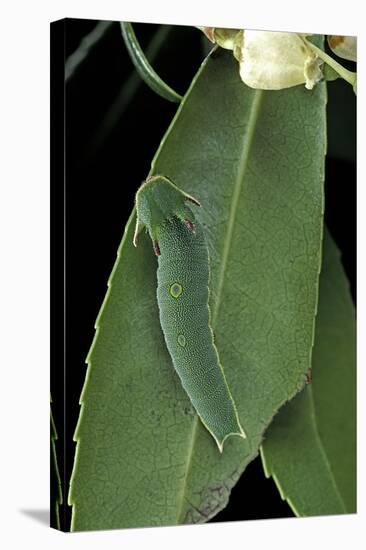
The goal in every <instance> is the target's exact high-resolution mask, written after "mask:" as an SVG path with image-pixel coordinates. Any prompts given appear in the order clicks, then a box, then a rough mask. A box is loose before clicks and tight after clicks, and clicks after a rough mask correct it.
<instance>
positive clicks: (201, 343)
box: [133, 176, 246, 452]
mask: <svg viewBox="0 0 366 550" xmlns="http://www.w3.org/2000/svg"><path fill="white" fill-rule="evenodd" d="M187 201H188V202H191V203H193V204H195V205H197V206H200V204H199V202H198V201H197V200H196V199H194V198H193V197H191V196H190V195H187V194H186V193H184V192H183V191H181V190H180V189H178V187H176V186H175V185H174V184H173V183H172V182H171V181H170V180H169V179H168V178H166V177H164V176H152V177H150V178H148V179H147V180H146V181H145V183H144V184H143V185H142V186H141V187H140V189H139V190H138V191H137V194H136V209H137V222H136V229H135V235H134V239H133V243H134V245H135V246H137V237H138V234H139V233H140V232H141V230H142V229H143V228H144V227H146V228H147V230H148V232H149V234H150V237H151V239H152V242H153V248H154V252H155V254H156V255H157V256H158V271H157V278H158V289H157V299H158V305H159V314H160V324H161V328H162V330H163V333H164V337H165V342H166V345H167V348H168V351H169V353H170V356H171V358H172V361H173V365H174V368H175V370H176V371H177V373H178V375H179V377H180V379H181V382H182V385H183V387H184V389H185V391H186V392H187V394H188V396H189V398H190V400H191V403H192V405H193V406H194V408H195V410H196V412H197V414H198V416H199V417H200V419H201V421H202V422H203V424H204V426H205V427H206V428H207V429H208V431H209V432H210V433H211V434H212V436H213V437H214V439H215V441H216V443H217V445H218V447H219V450H220V452H222V450H223V445H224V441H225V440H226V439H227V438H228V437H229V436H230V435H238V436H240V437H243V438H245V437H246V435H245V433H244V430H243V428H242V427H241V425H240V421H239V417H238V413H237V410H236V407H235V403H234V400H233V398H232V396H231V393H230V390H229V388H228V385H227V382H226V378H225V374H224V371H223V369H222V366H221V364H220V360H219V355H218V352H217V349H216V347H215V344H214V338H213V332H212V328H211V326H210V311H209V306H208V293H209V289H208V284H209V258H208V249H207V245H206V242H205V238H204V233H203V228H202V226H201V225H200V224H199V223H198V222H197V220H195V217H194V214H193V212H192V210H191V209H190V208H189V206H188V205H187V204H186V203H187Z"/></svg>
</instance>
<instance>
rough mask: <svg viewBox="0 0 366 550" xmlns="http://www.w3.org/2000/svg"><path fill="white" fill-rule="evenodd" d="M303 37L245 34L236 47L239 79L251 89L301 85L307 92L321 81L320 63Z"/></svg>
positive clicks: (247, 32) (264, 33)
mask: <svg viewBox="0 0 366 550" xmlns="http://www.w3.org/2000/svg"><path fill="white" fill-rule="evenodd" d="M305 36H306V35H302V34H296V33H289V32H269V31H247V30H245V31H244V32H243V34H242V35H241V43H240V44H239V45H238V52H239V54H238V53H237V52H236V57H238V55H239V63H240V77H241V79H242V80H243V82H244V83H245V84H247V85H248V86H250V87H251V88H257V89H261V90H280V89H282V88H290V87H291V86H296V85H298V84H305V87H306V88H307V89H308V90H311V89H312V88H313V87H314V85H315V84H316V83H317V82H319V80H320V79H321V78H322V76H323V74H322V70H321V68H320V65H321V64H322V63H323V61H322V60H321V59H319V57H318V56H317V55H316V54H315V53H314V52H313V51H312V50H311V48H310V47H309V46H308V44H307V42H306V40H305Z"/></svg>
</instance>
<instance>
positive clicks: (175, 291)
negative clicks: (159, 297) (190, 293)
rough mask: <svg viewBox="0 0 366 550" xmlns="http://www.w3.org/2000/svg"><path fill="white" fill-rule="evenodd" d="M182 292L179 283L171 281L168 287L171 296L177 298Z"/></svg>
mask: <svg viewBox="0 0 366 550" xmlns="http://www.w3.org/2000/svg"><path fill="white" fill-rule="evenodd" d="M182 292H183V287H182V285H180V284H179V283H173V284H172V285H171V287H170V289H169V293H170V295H171V296H173V298H179V296H180V295H181V294H182Z"/></svg>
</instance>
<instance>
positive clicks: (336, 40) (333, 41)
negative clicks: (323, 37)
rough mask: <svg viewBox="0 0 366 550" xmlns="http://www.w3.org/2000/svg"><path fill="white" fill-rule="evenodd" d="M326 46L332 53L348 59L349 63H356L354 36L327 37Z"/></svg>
mask: <svg viewBox="0 0 366 550" xmlns="http://www.w3.org/2000/svg"><path fill="white" fill-rule="evenodd" d="M328 44H329V47H330V49H331V50H332V52H333V53H335V54H336V55H338V56H339V57H342V58H343V59H348V60H349V61H357V38H356V36H337V35H334V34H332V35H330V36H328Z"/></svg>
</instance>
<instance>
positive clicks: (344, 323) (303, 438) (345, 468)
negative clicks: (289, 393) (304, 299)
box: [261, 234, 356, 516]
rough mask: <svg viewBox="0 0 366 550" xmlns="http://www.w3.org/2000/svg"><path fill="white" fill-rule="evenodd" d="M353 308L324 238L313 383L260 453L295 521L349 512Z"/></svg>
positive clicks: (352, 500)
mask: <svg viewBox="0 0 366 550" xmlns="http://www.w3.org/2000/svg"><path fill="white" fill-rule="evenodd" d="M355 338H356V330H355V311H354V307H353V303H352V299H351V296H350V293H349V288H348V282H347V279H346V276H345V274H344V272H343V268H342V266H341V261H340V257H339V252H338V250H337V248H336V246H335V244H334V242H333V241H332V238H331V237H330V236H329V234H326V235H325V241H324V258H323V267H322V273H321V277H320V290H319V311H318V316H317V321H316V334H315V345H314V352H313V374H312V383H311V384H309V385H308V386H307V387H306V389H305V390H304V391H303V392H301V394H300V395H298V396H296V398H295V399H293V401H291V402H290V403H288V404H287V405H286V406H285V407H284V408H283V409H281V411H280V412H279V414H278V415H277V416H276V418H275V420H274V422H273V424H272V425H271V426H270V428H269V430H268V432H267V433H266V437H265V440H264V443H263V445H262V448H261V456H262V459H263V463H264V468H265V472H266V475H267V476H270V475H271V476H273V478H274V479H275V481H276V484H277V486H278V488H279V490H280V493H281V495H282V498H285V499H286V500H288V502H289V504H290V506H291V508H292V509H293V511H294V512H295V513H296V514H297V515H298V516H315V515H325V514H341V513H345V512H349V513H351V512H355V511H356V357H355V349H356V346H355Z"/></svg>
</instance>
